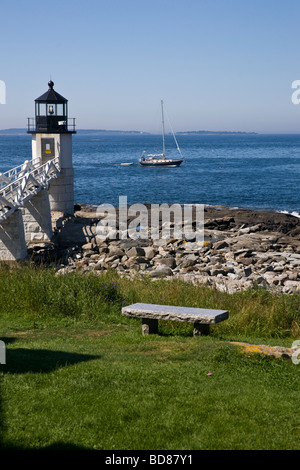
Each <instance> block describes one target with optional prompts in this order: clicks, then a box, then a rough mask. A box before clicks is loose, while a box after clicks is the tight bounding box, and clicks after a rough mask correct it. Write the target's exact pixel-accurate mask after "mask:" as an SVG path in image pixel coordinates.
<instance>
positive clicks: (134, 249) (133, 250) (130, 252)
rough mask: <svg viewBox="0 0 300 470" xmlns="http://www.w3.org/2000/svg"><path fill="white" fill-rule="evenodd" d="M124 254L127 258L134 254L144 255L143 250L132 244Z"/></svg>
mask: <svg viewBox="0 0 300 470" xmlns="http://www.w3.org/2000/svg"><path fill="white" fill-rule="evenodd" d="M126 255H127V256H128V258H132V257H134V256H145V250H144V248H141V247H139V246H133V247H132V248H130V249H129V250H128V251H127V252H126Z"/></svg>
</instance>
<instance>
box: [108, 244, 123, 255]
mask: <svg viewBox="0 0 300 470" xmlns="http://www.w3.org/2000/svg"><path fill="white" fill-rule="evenodd" d="M124 254H125V252H124V251H123V250H121V249H120V248H118V247H117V246H114V245H113V246H111V247H110V248H109V255H110V256H118V257H120V258H121V257H122V256H124Z"/></svg>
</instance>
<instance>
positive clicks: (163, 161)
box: [139, 100, 183, 167]
mask: <svg viewBox="0 0 300 470" xmlns="http://www.w3.org/2000/svg"><path fill="white" fill-rule="evenodd" d="M161 114H162V137H163V153H159V154H148V155H145V152H146V151H144V152H143V153H142V156H141V157H140V159H139V163H140V165H142V166H168V167H174V166H179V165H181V163H182V162H183V158H182V155H181V152H180V148H179V145H178V142H177V140H176V137H175V134H174V132H173V130H172V134H173V137H174V140H175V143H176V146H177V150H178V152H179V154H180V158H179V159H177V160H176V159H172V158H166V150H165V123H164V102H163V100H161Z"/></svg>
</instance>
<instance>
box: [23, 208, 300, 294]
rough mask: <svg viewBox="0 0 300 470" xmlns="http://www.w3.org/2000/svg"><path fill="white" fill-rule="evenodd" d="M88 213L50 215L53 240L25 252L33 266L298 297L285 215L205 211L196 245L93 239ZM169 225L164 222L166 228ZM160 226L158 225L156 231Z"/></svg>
mask: <svg viewBox="0 0 300 470" xmlns="http://www.w3.org/2000/svg"><path fill="white" fill-rule="evenodd" d="M98 222H99V218H97V217H96V210H95V209H92V208H88V207H86V206H84V205H82V206H81V207H80V210H78V211H77V212H75V215H74V216H73V217H69V218H67V219H64V218H63V217H61V216H60V215H59V214H56V217H55V218H54V225H55V237H54V241H53V242H52V243H51V244H48V245H43V246H41V245H35V246H32V247H31V256H32V259H33V261H35V262H40V261H43V262H44V263H45V260H48V262H52V263H56V265H57V268H58V273H60V274H67V273H70V272H73V271H80V272H88V271H94V272H96V273H101V272H102V271H104V270H106V269H115V270H116V271H118V272H119V273H120V274H121V275H124V276H136V275H138V276H148V277H149V279H153V280H155V279H158V278H161V277H163V278H166V279H181V280H183V281H186V282H193V283H195V284H205V285H209V286H214V287H216V288H217V289H219V290H221V291H227V292H229V293H233V292H237V291H241V290H245V289H248V288H249V287H251V286H252V285H253V284H256V285H259V286H264V287H265V288H268V289H271V290H273V291H275V292H282V293H287V294H292V293H293V292H300V219H299V218H297V217H294V216H292V215H289V214H281V213H273V212H264V211H253V210H247V209H230V208H226V207H223V206H217V207H210V206H209V207H205V218H204V243H203V244H201V243H199V242H197V241H188V240H184V239H180V240H179V239H176V238H171V237H170V238H168V239H157V240H152V239H150V238H148V239H145V240H141V239H137V240H133V239H115V240H110V239H105V240H103V239H100V238H98V237H97V224H98ZM171 226H172V223H171ZM160 228H162V227H160Z"/></svg>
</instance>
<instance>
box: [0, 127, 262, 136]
mask: <svg viewBox="0 0 300 470" xmlns="http://www.w3.org/2000/svg"><path fill="white" fill-rule="evenodd" d="M77 133H78V134H80V135H83V134H86V135H99V134H101V135H156V134H155V133H152V132H146V131H135V130H133V131H122V130H109V129H77ZM25 134H27V129H26V128H24V129H23V128H10V129H0V135H25ZM175 134H176V135H259V134H258V133H257V132H242V131H205V130H202V131H180V132H175Z"/></svg>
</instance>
